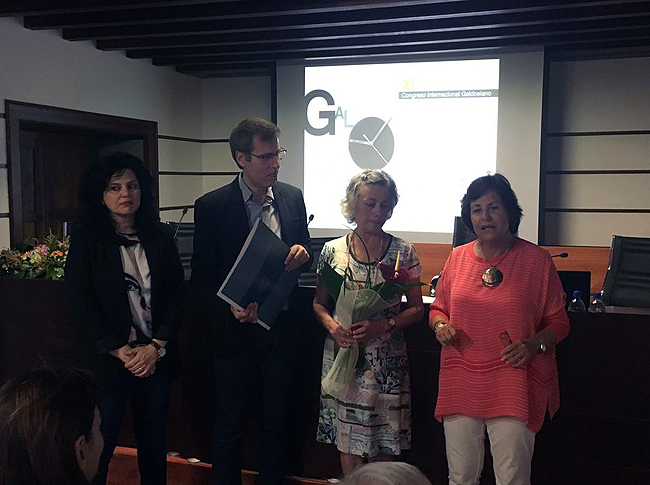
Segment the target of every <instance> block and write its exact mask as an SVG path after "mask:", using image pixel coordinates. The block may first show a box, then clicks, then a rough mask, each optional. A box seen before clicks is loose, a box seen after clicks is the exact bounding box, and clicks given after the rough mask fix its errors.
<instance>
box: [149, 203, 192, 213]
mask: <svg viewBox="0 0 650 485" xmlns="http://www.w3.org/2000/svg"><path fill="white" fill-rule="evenodd" d="M193 208H194V204H189V205H168V206H165V207H159V208H158V212H165V211H177V210H180V209H193Z"/></svg>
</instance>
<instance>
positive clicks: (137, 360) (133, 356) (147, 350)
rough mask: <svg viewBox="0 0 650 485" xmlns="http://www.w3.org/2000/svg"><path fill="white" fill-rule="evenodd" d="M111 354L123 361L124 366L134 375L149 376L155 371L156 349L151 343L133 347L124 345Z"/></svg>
mask: <svg viewBox="0 0 650 485" xmlns="http://www.w3.org/2000/svg"><path fill="white" fill-rule="evenodd" d="M111 354H113V355H114V356H115V357H117V358H118V359H120V360H121V361H122V362H124V368H125V369H127V370H129V371H131V373H132V374H133V375H134V376H136V377H149V376H151V375H153V374H154V372H156V362H158V351H157V350H156V349H155V348H154V346H153V345H142V346H140V347H135V348H132V347H131V346H129V345H124V346H123V347H120V348H119V349H116V350H114V351H113V352H111Z"/></svg>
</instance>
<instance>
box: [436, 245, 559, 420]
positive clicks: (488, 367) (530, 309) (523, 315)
mask: <svg viewBox="0 0 650 485" xmlns="http://www.w3.org/2000/svg"><path fill="white" fill-rule="evenodd" d="M474 244H475V241H474V242H471V243H468V244H465V245H463V246H460V247H458V248H456V249H454V251H453V252H452V253H451V255H450V256H449V259H448V260H447V263H446V264H445V268H444V271H443V274H442V277H441V278H440V280H439V281H438V285H437V287H436V299H435V301H434V303H433V304H432V306H431V314H430V315H431V316H433V315H436V314H444V315H446V316H447V317H448V318H449V323H450V324H451V325H452V326H453V327H454V328H455V329H456V331H457V335H456V341H455V342H454V343H453V344H452V345H450V346H449V347H448V348H447V349H443V350H442V352H441V354H440V360H441V362H440V380H439V390H438V403H437V405H436V411H435V416H436V419H438V420H439V421H442V418H443V416H446V415H451V414H464V415H466V416H471V417H476V418H486V419H487V418H495V417H500V416H513V417H517V418H520V419H522V420H523V421H524V422H525V423H526V426H527V427H528V428H529V429H530V430H532V431H533V432H537V431H539V430H540V429H541V427H542V424H543V422H544V416H545V414H546V410H547V409H548V411H549V413H550V415H551V417H553V415H554V414H555V412H556V411H557V409H558V408H559V406H560V393H559V384H558V376H557V365H556V360H555V350H554V349H551V350H549V351H547V352H546V353H544V354H537V355H536V356H534V357H533V358H532V359H531V360H530V361H528V363H527V364H525V365H524V366H522V367H520V368H518V369H515V368H513V367H510V366H509V365H506V364H505V363H504V362H502V361H501V354H500V352H501V349H502V348H503V347H504V344H503V343H502V341H501V340H500V338H499V335H500V334H501V333H502V332H503V331H507V332H508V333H509V334H510V337H511V339H512V340H513V341H516V340H523V339H527V338H530V337H532V336H533V335H534V334H535V333H537V332H539V331H540V330H541V329H543V328H545V327H549V328H551V329H552V330H553V332H554V333H555V335H556V336H557V341H558V342H559V341H560V340H562V339H563V338H564V337H566V336H567V334H568V333H569V319H568V317H567V315H566V312H565V311H564V305H565V294H564V291H563V289H562V285H561V283H560V279H559V277H558V274H557V271H556V270H555V265H554V264H553V261H552V260H551V258H550V256H549V254H548V252H546V251H545V250H544V249H542V248H540V247H538V246H536V245H534V244H532V243H529V242H527V241H524V240H523V239H518V238H517V239H516V242H515V245H514V246H513V247H512V248H511V249H510V251H509V252H508V253H507V255H506V256H505V257H503V256H499V257H497V258H495V259H493V260H489V261H487V260H484V259H481V258H479V257H478V256H476V254H474ZM502 258H503V259H502ZM491 264H496V265H497V267H498V268H499V270H501V272H502V273H503V282H502V283H501V284H500V285H499V286H497V287H494V288H488V287H486V286H484V285H483V283H482V281H481V275H482V274H483V272H484V271H485V270H486V269H487V268H489V267H490V265H491Z"/></svg>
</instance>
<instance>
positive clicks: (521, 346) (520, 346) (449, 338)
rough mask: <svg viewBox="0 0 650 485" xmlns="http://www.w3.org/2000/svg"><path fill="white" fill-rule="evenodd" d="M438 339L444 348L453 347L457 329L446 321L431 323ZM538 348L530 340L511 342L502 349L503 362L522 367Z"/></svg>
mask: <svg viewBox="0 0 650 485" xmlns="http://www.w3.org/2000/svg"><path fill="white" fill-rule="evenodd" d="M429 326H430V327H431V328H432V329H433V332H434V333H435V335H436V339H437V340H438V342H440V345H442V346H443V348H445V349H446V348H447V347H449V346H450V345H453V342H454V340H456V338H457V331H456V329H455V328H454V327H453V326H452V325H451V324H450V323H449V322H448V321H446V320H437V321H434V322H430V323H429ZM537 348H538V346H536V345H535V342H533V341H532V340H530V339H527V340H516V341H514V342H510V343H508V344H506V345H505V347H503V349H501V360H502V361H503V362H505V363H506V364H507V365H509V366H510V367H515V368H517V367H521V366H522V365H524V364H525V363H526V362H528V361H529V360H530V359H532V358H533V357H534V356H535V355H536V354H537Z"/></svg>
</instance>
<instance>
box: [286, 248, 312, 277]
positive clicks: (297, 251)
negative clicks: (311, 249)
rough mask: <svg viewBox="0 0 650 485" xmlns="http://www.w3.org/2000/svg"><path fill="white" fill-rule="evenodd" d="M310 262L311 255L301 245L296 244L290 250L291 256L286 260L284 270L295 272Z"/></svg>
mask: <svg viewBox="0 0 650 485" xmlns="http://www.w3.org/2000/svg"><path fill="white" fill-rule="evenodd" d="M308 260H309V253H308V252H307V250H306V249H305V248H304V247H302V246H301V245H300V244H294V245H293V246H291V248H289V254H288V255H287V257H286V259H285V260H284V270H285V271H293V270H294V269H296V268H299V267H300V266H302V265H303V264H305V263H306V262H307V261H308Z"/></svg>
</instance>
